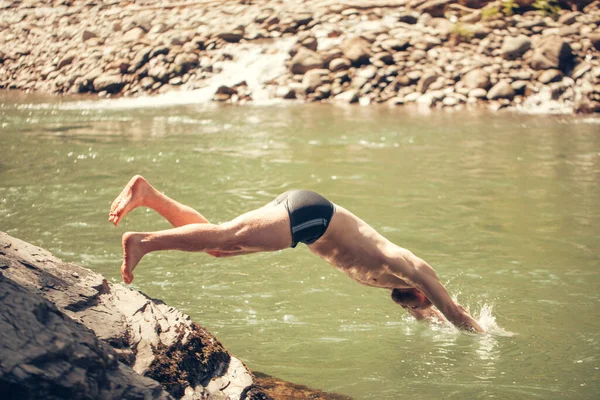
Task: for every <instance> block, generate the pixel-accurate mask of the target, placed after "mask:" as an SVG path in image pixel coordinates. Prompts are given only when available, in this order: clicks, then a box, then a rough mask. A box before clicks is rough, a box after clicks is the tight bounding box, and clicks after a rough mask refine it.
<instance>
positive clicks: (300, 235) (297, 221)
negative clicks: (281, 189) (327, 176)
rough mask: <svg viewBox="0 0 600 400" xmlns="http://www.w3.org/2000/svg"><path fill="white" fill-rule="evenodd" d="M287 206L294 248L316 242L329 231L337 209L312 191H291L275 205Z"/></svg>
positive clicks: (277, 200)
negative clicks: (299, 244) (328, 228)
mask: <svg viewBox="0 0 600 400" xmlns="http://www.w3.org/2000/svg"><path fill="white" fill-rule="evenodd" d="M281 203H283V204H284V205H285V208H286V209H287V211H288V214H289V216H290V229H291V232H292V246H291V247H296V245H298V243H300V242H302V243H305V244H311V243H314V242H316V241H317V240H318V239H319V238H320V237H321V236H323V234H324V233H325V231H326V230H327V227H328V226H329V222H330V221H331V217H332V216H333V212H334V210H335V207H334V205H333V203H332V202H330V201H329V200H327V199H326V198H325V197H323V196H321V195H320V194H318V193H315V192H311V191H310V190H290V191H287V192H285V193H283V194H280V195H279V196H277V198H276V199H275V200H273V204H274V205H277V204H281Z"/></svg>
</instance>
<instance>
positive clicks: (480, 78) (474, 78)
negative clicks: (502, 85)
mask: <svg viewBox="0 0 600 400" xmlns="http://www.w3.org/2000/svg"><path fill="white" fill-rule="evenodd" d="M461 82H462V83H463V85H464V86H465V87H466V88H468V89H485V90H487V89H489V87H490V85H491V82H490V74H488V73H487V72H486V71H484V70H482V69H474V70H471V71H469V72H467V73H466V74H465V76H463V77H462V79H461Z"/></svg>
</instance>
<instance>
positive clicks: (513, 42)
mask: <svg viewBox="0 0 600 400" xmlns="http://www.w3.org/2000/svg"><path fill="white" fill-rule="evenodd" d="M530 48H531V40H530V39H529V38H528V37H527V36H525V35H520V36H517V37H512V36H505V37H504V42H503V43H502V47H501V48H500V51H501V53H502V57H504V58H505V59H507V60H514V59H517V58H520V57H521V56H523V54H525V52H527V50H529V49H530Z"/></svg>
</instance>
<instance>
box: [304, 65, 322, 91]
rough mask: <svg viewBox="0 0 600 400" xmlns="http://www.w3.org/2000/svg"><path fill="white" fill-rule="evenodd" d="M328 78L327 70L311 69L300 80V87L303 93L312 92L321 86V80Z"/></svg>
mask: <svg viewBox="0 0 600 400" xmlns="http://www.w3.org/2000/svg"><path fill="white" fill-rule="evenodd" d="M328 76H329V70H327V69H311V70H310V71H307V72H306V74H304V77H303V78H302V87H303V88H304V91H305V93H312V92H314V91H315V90H316V89H317V87H319V86H321V85H322V84H323V78H324V77H328Z"/></svg>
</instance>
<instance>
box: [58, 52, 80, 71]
mask: <svg viewBox="0 0 600 400" xmlns="http://www.w3.org/2000/svg"><path fill="white" fill-rule="evenodd" d="M74 59H75V53H74V52H69V53H67V54H66V55H65V56H63V57H62V58H61V59H60V61H59V62H58V64H57V65H56V68H57V69H61V68H62V67H64V66H67V65H70V64H71V63H72V62H73V60H74Z"/></svg>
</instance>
